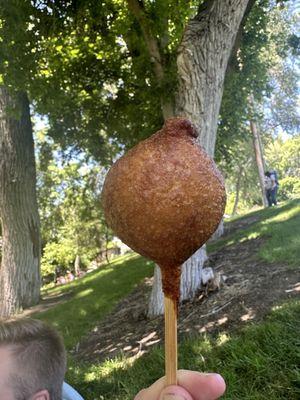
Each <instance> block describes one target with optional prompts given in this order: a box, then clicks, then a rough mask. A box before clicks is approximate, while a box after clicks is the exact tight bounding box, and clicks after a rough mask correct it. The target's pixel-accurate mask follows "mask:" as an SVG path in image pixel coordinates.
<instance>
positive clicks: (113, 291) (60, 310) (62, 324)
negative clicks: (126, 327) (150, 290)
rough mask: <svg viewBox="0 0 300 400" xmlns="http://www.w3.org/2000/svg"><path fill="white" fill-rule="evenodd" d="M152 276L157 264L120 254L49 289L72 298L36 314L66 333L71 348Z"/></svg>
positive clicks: (65, 337) (47, 292)
mask: <svg viewBox="0 0 300 400" xmlns="http://www.w3.org/2000/svg"><path fill="white" fill-rule="evenodd" d="M151 275H153V263H151V262H150V261H147V260H145V259H144V258H142V257H140V256H138V255H136V254H129V255H125V256H123V257H119V258H117V259H115V260H114V261H113V262H111V263H110V264H109V265H107V266H105V267H103V268H100V269H98V270H96V271H94V272H92V273H89V274H88V275H86V276H85V277H84V278H82V279H80V280H76V281H74V282H72V283H69V284H67V285H64V286H57V287H55V288H52V289H49V290H47V291H45V292H44V293H43V295H48V296H52V295H53V296H58V295H63V294H67V295H68V296H70V299H69V300H67V301H65V302H62V303H61V304H58V305H57V306H55V307H53V308H50V309H49V310H48V311H45V312H43V313H40V314H35V315H33V317H34V318H39V319H42V320H44V321H47V322H49V323H51V324H52V325H54V326H55V327H56V328H57V329H58V331H59V332H60V333H61V334H62V335H63V337H64V340H65V344H66V347H67V349H71V348H72V347H74V346H75V345H76V344H77V343H78V341H79V340H80V338H81V337H82V336H84V335H85V334H86V333H87V332H89V331H90V330H91V329H92V328H93V327H94V326H95V322H96V321H99V320H100V319H101V318H102V317H103V316H104V315H106V314H107V313H108V312H109V311H111V310H112V308H113V307H114V306H115V305H116V304H117V302H118V301H119V300H120V299H121V298H123V297H125V296H126V295H127V294H128V293H130V292H131V291H132V289H133V288H134V286H135V285H137V284H138V283H140V281H141V280H142V279H143V278H145V277H146V276H151Z"/></svg>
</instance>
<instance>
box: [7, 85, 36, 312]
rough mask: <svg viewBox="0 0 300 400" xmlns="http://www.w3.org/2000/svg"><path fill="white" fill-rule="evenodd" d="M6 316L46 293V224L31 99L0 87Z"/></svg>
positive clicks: (22, 93)
mask: <svg viewBox="0 0 300 400" xmlns="http://www.w3.org/2000/svg"><path fill="white" fill-rule="evenodd" d="M0 154H1V158H0V218H1V226H2V236H3V244H2V260H1V267H0V316H1V317H7V316H9V315H12V314H14V313H16V312H18V311H20V310H22V309H23V308H26V307H29V306H31V305H33V304H36V303H37V302H38V301H39V297H40V270H39V267H40V227H39V216H38V211H37V200H36V189H35V185H36V175H35V159H34V147H33V137H32V126H31V120H30V111H29V102H28V98H27V96H26V94H25V93H24V92H18V93H12V92H11V91H9V90H8V89H7V88H5V87H4V86H0Z"/></svg>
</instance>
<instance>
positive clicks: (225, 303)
mask: <svg viewBox="0 0 300 400" xmlns="http://www.w3.org/2000/svg"><path fill="white" fill-rule="evenodd" d="M254 222H257V220H253V218H252V219H251V218H249V220H248V222H247V221H246V222H245V220H243V227H244V226H245V225H250V224H252V223H254ZM237 228H241V227H240V226H239V224H238V223H237V222H233V223H232V225H231V226H230V225H229V230H230V232H232V230H234V229H237ZM264 240H266V239H264ZM261 245H263V241H262V239H254V240H251V241H247V242H244V243H240V244H237V245H233V246H228V247H226V248H225V249H221V250H220V251H217V252H215V253H213V254H211V255H210V260H209V265H210V266H212V267H213V268H214V270H215V271H217V272H219V273H220V274H221V275H223V276H224V277H226V282H225V283H224V284H223V286H222V287H221V288H220V290H218V291H215V292H211V293H209V295H208V296H206V295H205V294H204V292H203V291H199V293H198V295H197V297H196V298H195V299H194V300H193V301H187V302H185V303H184V304H182V305H181V306H180V310H179V327H178V333H179V339H180V338H182V337H183V336H186V335H193V334H195V333H199V332H214V333H218V332H227V331H232V330H233V329H235V328H237V327H238V326H241V325H245V324H247V323H249V322H250V321H253V320H255V321H258V320H261V319H262V318H263V317H264V316H265V315H266V313H268V312H269V311H270V310H271V309H272V307H273V306H275V305H276V304H278V303H280V302H282V301H284V300H286V299H288V298H291V297H295V296H299V295H300V274H299V270H297V269H291V268H290V267H288V266H286V265H282V264H266V263H264V262H263V261H261V260H260V259H259V258H258V257H257V252H258V250H259V247H260V246H261ZM151 285H152V280H150V279H148V280H146V281H145V282H144V283H143V284H141V285H140V286H139V287H137V288H136V289H135V290H134V291H133V292H132V293H131V294H130V295H129V296H128V297H126V298H125V299H123V300H122V301H121V302H120V303H119V304H118V305H117V307H116V308H115V309H114V311H113V312H112V313H111V314H109V315H108V316H107V317H106V318H105V319H104V320H102V321H101V322H100V323H99V324H98V325H97V326H96V327H95V328H94V330H93V332H91V333H90V334H89V335H88V336H87V337H86V338H84V339H83V341H82V342H81V344H80V346H79V348H77V349H76V353H77V355H78V356H79V357H80V359H86V360H94V361H95V360H98V361H101V360H104V359H107V358H111V357H115V356H116V355H117V354H119V353H120V352H122V353H124V354H126V355H128V356H129V357H137V356H139V355H141V354H143V353H145V352H146V351H147V350H149V349H150V348H151V346H153V345H155V344H156V343H159V342H161V341H163V318H162V317H158V318H156V319H153V320H148V319H147V318H146V309H147V301H148V300H147V299H148V297H149V293H150V290H151Z"/></svg>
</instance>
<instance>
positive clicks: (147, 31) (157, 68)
mask: <svg viewBox="0 0 300 400" xmlns="http://www.w3.org/2000/svg"><path fill="white" fill-rule="evenodd" d="M127 4H128V8H129V10H130V11H131V12H132V14H133V15H134V17H135V18H136V20H137V21H138V23H139V25H140V28H141V30H142V33H143V37H144V40H145V43H146V46H147V49H148V52H149V55H150V59H151V62H152V63H153V67H154V73H155V76H156V78H157V81H158V83H159V84H161V83H162V81H163V78H164V70H163V65H162V59H161V54H160V51H159V47H158V43H157V40H156V38H155V37H154V35H153V33H152V32H151V28H150V25H149V22H148V19H147V16H146V14H145V10H144V7H143V3H141V2H140V1H138V0H127Z"/></svg>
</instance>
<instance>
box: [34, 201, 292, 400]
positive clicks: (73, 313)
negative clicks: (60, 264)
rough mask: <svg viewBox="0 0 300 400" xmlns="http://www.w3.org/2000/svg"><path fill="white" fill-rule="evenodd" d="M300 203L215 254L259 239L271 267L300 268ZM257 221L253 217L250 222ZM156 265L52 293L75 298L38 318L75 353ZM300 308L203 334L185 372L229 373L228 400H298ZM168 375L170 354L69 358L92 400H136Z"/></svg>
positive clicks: (185, 353)
mask: <svg viewBox="0 0 300 400" xmlns="http://www.w3.org/2000/svg"><path fill="white" fill-rule="evenodd" d="M299 213H300V203H299V200H298V201H297V200H295V201H292V202H289V203H287V204H284V205H282V206H280V207H277V208H270V209H266V210H261V211H257V212H255V213H252V214H251V216H252V215H254V216H257V217H259V220H258V221H257V222H256V223H253V224H252V225H251V226H248V227H246V228H245V229H243V230H240V231H239V232H236V233H233V234H231V235H229V236H227V237H226V238H225V239H221V240H220V241H218V242H216V243H213V244H210V245H209V247H210V250H211V251H212V250H213V249H217V248H221V247H224V246H230V245H232V244H235V243H239V242H241V241H244V240H248V239H251V238H254V237H260V236H261V237H264V238H265V240H264V244H263V246H262V248H261V249H260V257H263V258H264V259H265V260H266V261H271V262H274V261H275V262H284V263H288V264H290V265H292V266H293V267H295V266H296V265H299V261H298V260H299V256H300V254H299V251H300V250H299V247H300V246H299V237H300V232H299V229H300V223H299ZM247 217H249V214H248V215H247V216H245V217H243V218H247ZM152 268H153V266H152V263H150V262H148V261H146V260H145V259H143V258H141V257H139V256H135V255H133V256H129V257H125V258H120V259H118V260H116V261H115V262H113V263H112V264H111V265H109V266H107V267H105V268H102V269H100V270H98V271H95V272H94V273H91V274H89V275H88V276H86V277H85V278H84V279H82V280H80V281H75V282H74V283H72V284H69V285H66V286H64V287H58V288H54V289H51V290H49V291H48V292H47V293H48V294H50V295H51V294H53V295H55V294H56V295H58V294H61V293H65V292H69V291H70V292H71V298H70V299H69V300H67V301H66V302H65V303H62V304H61V305H58V306H56V307H55V308H53V309H51V310H49V311H47V312H44V313H42V314H39V315H38V317H39V318H42V319H43V320H46V321H48V322H50V323H52V324H54V325H55V326H56V327H57V328H58V329H59V330H60V332H62V334H63V336H64V339H65V342H66V345H67V348H68V349H71V348H72V347H73V346H74V345H75V344H76V343H77V342H78V341H79V340H80V338H82V336H84V335H85V334H86V333H87V332H88V331H89V330H90V329H91V328H92V327H93V326H94V325H95V323H96V321H98V320H100V319H101V318H103V317H104V316H105V315H106V314H107V313H108V312H109V311H110V310H111V309H112V307H113V306H114V305H115V304H116V303H117V301H119V300H120V299H121V298H122V297H124V296H125V295H126V294H127V293H129V292H130V291H131V290H132V288H133V287H134V286H135V285H136V284H137V283H138V282H140V281H141V279H142V278H143V277H144V276H149V275H151V272H152ZM299 332H300V302H299V301H290V302H287V303H285V304H283V305H281V306H280V307H277V309H275V310H273V312H272V313H271V314H270V316H269V317H268V318H267V320H266V321H264V322H263V323H260V324H254V323H253V324H250V325H248V326H247V327H246V328H244V329H243V330H239V331H236V332H234V333H228V332H227V333H222V334H220V335H219V336H211V335H210V336H209V335H207V336H204V335H198V336H195V337H194V338H190V339H189V340H185V341H183V342H182V343H181V344H180V346H179V355H180V359H179V366H180V368H187V369H196V370H200V371H201V370H202V371H216V372H219V373H221V374H222V375H223V376H224V377H225V379H226V381H227V386H228V389H227V392H226V395H225V396H224V399H228V400H240V399H244V400H266V399H268V400H281V399H282V400H283V399H289V400H296V399H299V398H300V370H299V365H300V339H299ZM163 374H164V356H163V349H162V348H161V347H159V346H157V347H155V348H154V349H153V350H151V352H150V353H149V354H147V355H144V356H143V357H141V358H140V359H138V360H136V361H134V362H130V361H129V360H126V359H125V358H123V357H121V356H120V357H119V358H116V359H113V360H110V361H106V362H103V363H101V364H97V363H94V364H89V363H83V362H79V361H78V360H75V359H74V358H73V357H72V356H71V355H70V356H69V372H68V374H67V381H68V382H69V383H71V384H72V385H73V386H74V387H75V388H77V389H78V390H79V391H80V392H81V393H82V395H83V396H84V397H85V398H86V400H98V399H99V400H100V399H102V400H103V399H104V400H121V399H122V400H129V399H133V398H134V395H135V394H136V393H137V392H138V391H139V390H140V389H141V388H143V387H146V386H148V385H150V384H151V383H152V382H153V381H154V380H156V379H157V378H159V377H160V376H162V375H163Z"/></svg>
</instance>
